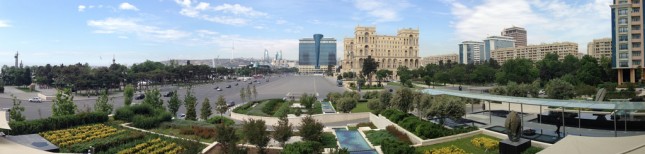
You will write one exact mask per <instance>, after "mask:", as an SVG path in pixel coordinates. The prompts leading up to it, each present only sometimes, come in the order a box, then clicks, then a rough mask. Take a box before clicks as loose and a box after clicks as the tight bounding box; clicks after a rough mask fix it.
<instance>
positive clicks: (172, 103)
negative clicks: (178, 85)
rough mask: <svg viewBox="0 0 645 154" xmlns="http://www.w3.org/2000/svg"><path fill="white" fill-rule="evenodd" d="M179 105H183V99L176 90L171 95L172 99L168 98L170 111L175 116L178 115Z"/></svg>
mask: <svg viewBox="0 0 645 154" xmlns="http://www.w3.org/2000/svg"><path fill="white" fill-rule="evenodd" d="M179 107H181V100H179V96H178V95H177V91H176V90H175V91H174V92H173V93H172V96H170V100H168V111H170V113H172V115H173V117H174V116H177V111H179Z"/></svg>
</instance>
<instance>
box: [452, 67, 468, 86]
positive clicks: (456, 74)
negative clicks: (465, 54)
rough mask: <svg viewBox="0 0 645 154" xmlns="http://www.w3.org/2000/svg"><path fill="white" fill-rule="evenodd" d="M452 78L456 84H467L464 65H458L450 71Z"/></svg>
mask: <svg viewBox="0 0 645 154" xmlns="http://www.w3.org/2000/svg"><path fill="white" fill-rule="evenodd" d="M449 72H450V78H452V80H453V81H454V83H460V84H463V83H464V82H466V81H467V80H466V75H467V74H466V69H465V68H464V67H463V66H462V65H457V66H455V67H453V68H452V69H450V71H449Z"/></svg>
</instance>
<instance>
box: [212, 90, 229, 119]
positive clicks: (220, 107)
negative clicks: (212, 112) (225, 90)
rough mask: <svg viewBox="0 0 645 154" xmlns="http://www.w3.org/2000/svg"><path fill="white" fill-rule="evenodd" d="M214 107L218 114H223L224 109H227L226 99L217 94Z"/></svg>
mask: <svg viewBox="0 0 645 154" xmlns="http://www.w3.org/2000/svg"><path fill="white" fill-rule="evenodd" d="M215 108H216V110H217V112H218V113H219V115H220V116H223V115H224V113H226V111H228V105H227V104H226V99H224V96H222V95H219V97H217V102H216V103H215Z"/></svg>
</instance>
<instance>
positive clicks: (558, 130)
mask: <svg viewBox="0 0 645 154" xmlns="http://www.w3.org/2000/svg"><path fill="white" fill-rule="evenodd" d="M555 126H556V127H557V128H558V129H556V130H555V133H556V134H558V137H559V136H560V126H562V119H560V116H557V117H556V118H555Z"/></svg>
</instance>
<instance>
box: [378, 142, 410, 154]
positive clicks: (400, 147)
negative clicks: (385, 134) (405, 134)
mask: <svg viewBox="0 0 645 154" xmlns="http://www.w3.org/2000/svg"><path fill="white" fill-rule="evenodd" d="M381 149H382V150H383V153H387V154H395V153H396V154H414V153H416V151H415V150H414V148H413V147H410V145H408V144H406V143H403V142H401V141H399V140H392V139H389V138H388V139H385V140H383V141H381Z"/></svg>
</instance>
